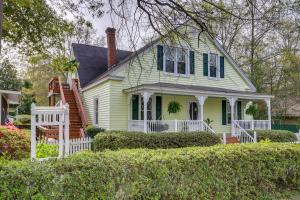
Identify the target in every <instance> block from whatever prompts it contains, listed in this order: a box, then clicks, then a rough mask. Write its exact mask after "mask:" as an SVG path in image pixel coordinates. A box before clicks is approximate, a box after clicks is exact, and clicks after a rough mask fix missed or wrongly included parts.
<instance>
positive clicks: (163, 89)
mask: <svg viewBox="0 0 300 200" xmlns="http://www.w3.org/2000/svg"><path fill="white" fill-rule="evenodd" d="M144 90H145V91H146V90H147V91H151V92H153V93H164V94H177V95H193V96H194V95H204V96H210V97H236V96H238V97H239V98H242V99H249V100H253V99H257V100H264V99H265V98H274V96H272V95H265V94H251V93H250V94H243V93H229V92H228V93H227V92H215V91H201V90H189V89H174V88H169V87H159V86H143V85H139V86H137V87H134V88H129V89H125V90H124V92H128V93H137V91H144ZM241 92H243V91H241Z"/></svg>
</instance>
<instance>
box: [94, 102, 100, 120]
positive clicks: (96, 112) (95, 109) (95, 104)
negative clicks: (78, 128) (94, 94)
mask: <svg viewBox="0 0 300 200" xmlns="http://www.w3.org/2000/svg"><path fill="white" fill-rule="evenodd" d="M98 124H99V99H98V98H95V99H94V125H98Z"/></svg>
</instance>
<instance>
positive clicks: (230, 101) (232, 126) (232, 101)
mask: <svg viewBox="0 0 300 200" xmlns="http://www.w3.org/2000/svg"><path fill="white" fill-rule="evenodd" d="M227 99H228V101H229V104H230V109H231V135H233V134H234V124H233V121H234V106H235V102H236V100H237V98H236V97H229V98H227Z"/></svg>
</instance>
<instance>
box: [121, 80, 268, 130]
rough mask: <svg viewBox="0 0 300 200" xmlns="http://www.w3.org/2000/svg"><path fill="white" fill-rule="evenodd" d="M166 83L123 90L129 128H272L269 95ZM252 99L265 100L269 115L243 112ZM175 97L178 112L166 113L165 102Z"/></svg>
mask: <svg viewBox="0 0 300 200" xmlns="http://www.w3.org/2000/svg"><path fill="white" fill-rule="evenodd" d="M216 89H219V88H207V87H205V88H204V87H200V86H186V88H184V87H183V88H181V85H179V86H178V85H177V84H168V85H165V86H164V87H161V86H160V87H155V84H152V85H142V86H139V87H135V88H131V89H128V90H125V92H127V93H128V98H129V99H128V102H130V103H129V106H128V113H129V114H128V130H129V131H139V132H145V133H152V132H193V131H207V132H211V133H224V132H225V133H231V135H239V134H241V132H243V131H245V132H246V130H258V129H271V102H270V101H271V98H272V96H269V95H262V94H257V93H254V92H241V91H233V90H226V89H219V90H218V91H216ZM253 100H261V101H264V102H265V105H266V107H267V109H266V110H267V113H268V115H267V116H268V118H267V119H265V120H253V119H252V117H251V116H249V115H247V114H246V113H245V111H246V109H247V106H248V105H249V103H250V102H251V101H253ZM171 101H177V102H178V103H179V104H180V105H181V110H180V112H178V113H172V114H169V113H168V109H167V107H168V104H169V102H171Z"/></svg>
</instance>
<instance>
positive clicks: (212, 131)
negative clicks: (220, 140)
mask: <svg viewBox="0 0 300 200" xmlns="http://www.w3.org/2000/svg"><path fill="white" fill-rule="evenodd" d="M201 123H202V125H203V130H204V131H207V132H209V133H213V134H216V132H215V131H214V130H213V129H212V128H211V127H210V126H209V125H208V124H207V123H206V122H205V121H201Z"/></svg>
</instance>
